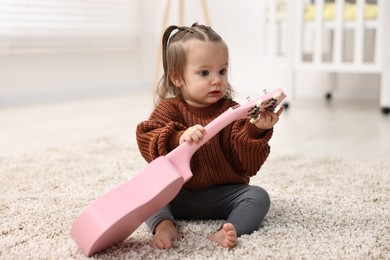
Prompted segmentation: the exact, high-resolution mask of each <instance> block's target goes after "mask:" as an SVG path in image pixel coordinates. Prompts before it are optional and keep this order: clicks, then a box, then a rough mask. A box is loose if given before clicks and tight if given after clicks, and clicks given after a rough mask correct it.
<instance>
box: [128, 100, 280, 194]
mask: <svg viewBox="0 0 390 260" xmlns="http://www.w3.org/2000/svg"><path fill="white" fill-rule="evenodd" d="M236 104H237V103H236V102H235V101H233V100H231V99H225V98H224V99H221V100H220V101H218V102H217V103H215V104H213V105H211V106H209V107H206V108H196V107H192V106H190V105H188V104H186V103H185V101H183V100H182V99H181V98H171V99H167V100H165V101H163V102H161V103H160V104H159V105H158V106H157V107H156V108H155V110H154V111H153V112H152V114H151V115H150V117H149V119H148V120H146V121H144V122H141V123H140V124H139V125H138V126H137V131H136V137H137V143H138V147H139V150H140V152H141V154H142V156H143V157H144V158H145V160H146V161H147V162H151V161H152V160H154V159H156V158H157V157H159V156H162V155H166V154H167V153H169V152H170V151H171V150H173V149H174V148H175V147H177V146H178V145H179V138H180V136H181V135H182V134H183V132H184V131H185V130H186V129H187V128H188V127H190V126H193V125H196V124H200V125H203V126H205V125H207V124H208V123H209V122H211V121H212V120H213V119H214V118H216V117H217V116H218V115H220V114H221V113H223V112H225V111H226V110H227V109H228V108H229V107H232V106H234V105H236ZM272 133H273V129H270V130H261V129H258V128H257V127H256V126H254V125H253V124H251V123H250V122H249V119H240V120H237V121H235V122H233V123H231V124H229V125H228V126H227V127H225V128H224V129H222V130H221V131H220V132H219V133H218V134H217V135H216V136H214V137H213V138H211V139H210V141H209V142H208V143H206V144H205V145H203V146H202V147H200V148H199V150H198V151H196V152H195V154H194V155H193V156H192V159H191V171H192V173H193V177H192V178H191V179H190V180H189V181H188V182H186V183H185V185H184V187H185V188H189V189H203V188H208V187H211V186H213V185H218V184H227V183H249V178H250V177H252V176H254V175H256V173H257V172H258V171H259V169H260V167H261V166H262V165H263V163H264V162H265V160H266V159H267V157H268V155H269V153H270V147H269V145H268V141H269V140H270V139H271V136H272Z"/></svg>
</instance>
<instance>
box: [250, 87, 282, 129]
mask: <svg viewBox="0 0 390 260" xmlns="http://www.w3.org/2000/svg"><path fill="white" fill-rule="evenodd" d="M285 97H286V95H285V94H284V93H283V92H280V91H275V92H274V93H265V95H263V96H261V97H260V98H259V99H258V100H257V102H256V105H254V106H253V107H251V109H249V110H248V117H250V118H251V120H250V122H251V123H252V124H254V123H255V122H256V120H257V118H258V117H259V115H260V113H262V112H265V111H270V112H274V111H275V109H276V107H277V106H278V105H279V104H280V103H281V102H282V100H283V99H284V98H285Z"/></svg>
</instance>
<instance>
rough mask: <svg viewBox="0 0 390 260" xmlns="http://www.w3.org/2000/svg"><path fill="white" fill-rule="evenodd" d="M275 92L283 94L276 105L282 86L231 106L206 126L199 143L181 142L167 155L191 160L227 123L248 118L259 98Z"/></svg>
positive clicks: (267, 97)
mask: <svg viewBox="0 0 390 260" xmlns="http://www.w3.org/2000/svg"><path fill="white" fill-rule="evenodd" d="M275 93H279V94H280V95H281V96H280V98H279V99H278V100H277V103H276V104H275V106H276V105H278V104H279V103H280V102H281V101H282V100H283V99H284V97H285V95H284V92H283V90H282V89H280V88H279V89H276V90H274V91H272V92H269V93H267V94H264V95H262V96H260V97H257V98H254V99H251V100H249V101H247V102H246V103H244V104H242V105H237V106H235V107H231V108H229V109H228V110H226V111H225V112H224V113H222V114H221V115H219V116H218V117H217V118H215V119H214V120H213V121H211V122H210V123H209V124H207V125H206V126H205V134H204V136H203V138H202V140H201V141H200V142H199V143H192V144H188V143H186V142H184V143H183V144H181V145H179V146H178V147H177V148H175V149H174V150H173V151H171V152H170V153H169V154H168V155H167V156H168V157H169V158H175V157H176V156H179V157H183V156H184V157H185V158H184V160H186V161H187V160H188V162H189V161H190V159H191V157H192V155H193V154H194V153H195V152H196V151H197V150H198V149H199V148H200V147H201V146H202V145H204V144H205V143H207V142H208V141H209V140H210V139H211V138H213V137H214V136H215V135H216V134H217V133H218V132H219V131H221V130H222V129H223V128H225V127H226V126H227V125H229V124H230V123H232V122H234V121H236V120H238V119H241V118H247V117H248V111H249V110H250V109H251V108H252V107H254V106H256V105H257V103H258V101H259V100H261V101H264V102H266V101H268V100H271V99H272V98H273V97H274V95H275Z"/></svg>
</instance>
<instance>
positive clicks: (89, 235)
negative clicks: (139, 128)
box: [70, 89, 285, 256]
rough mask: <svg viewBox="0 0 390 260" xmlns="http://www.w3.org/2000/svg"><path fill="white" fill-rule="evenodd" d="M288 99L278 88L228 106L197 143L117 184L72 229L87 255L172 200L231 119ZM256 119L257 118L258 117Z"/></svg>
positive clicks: (125, 234) (119, 237)
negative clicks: (200, 153) (204, 147)
mask: <svg viewBox="0 0 390 260" xmlns="http://www.w3.org/2000/svg"><path fill="white" fill-rule="evenodd" d="M284 98H285V94H284V92H283V90H282V89H277V90H274V91H272V92H270V93H267V94H265V95H263V96H260V97H258V98H257V99H255V100H251V101H248V102H247V103H246V104H244V105H240V106H237V107H234V108H229V109H228V110H227V111H226V112H224V113H222V114H221V115H220V116H218V117H217V118H216V119H214V120H213V121H212V122H211V123H210V124H208V125H207V126H205V131H206V134H205V136H204V137H203V138H202V140H201V141H200V142H199V143H198V144H188V143H183V144H181V145H180V146H178V147H177V148H176V149H174V150H173V151H172V152H170V153H169V154H167V155H166V156H161V157H159V158H157V159H156V160H154V161H152V162H151V163H150V164H148V165H147V166H146V167H145V168H144V169H143V170H142V171H141V172H139V173H138V174H137V175H136V176H135V177H133V178H132V179H130V180H129V181H126V182H125V183H123V184H121V185H119V186H117V187H114V188H113V189H111V190H110V191H108V192H107V193H105V194H103V195H102V196H100V197H99V198H97V199H96V200H95V201H94V202H93V203H92V204H91V205H89V206H88V207H87V208H86V209H84V211H83V212H82V213H81V214H80V216H79V217H78V218H77V219H76V220H75V222H74V223H73V225H72V228H71V231H70V234H71V236H72V238H73V239H74V240H75V242H76V243H77V245H78V246H79V247H80V249H81V251H82V252H83V254H84V255H86V256H91V255H92V254H94V253H96V252H98V251H100V250H103V249H106V248H108V247H110V246H112V245H114V244H116V243H119V242H122V241H124V240H125V239H126V238H127V237H128V236H130V235H131V234H132V233H133V232H134V231H135V230H136V229H137V228H138V227H139V226H140V225H141V224H142V223H143V222H144V221H145V220H146V219H148V218H149V217H150V216H151V215H153V214H154V213H155V212H157V211H158V210H160V209H161V208H163V207H164V206H165V205H167V204H168V203H169V202H170V201H171V200H172V199H174V198H175V196H176V195H177V194H178V193H179V191H180V189H181V188H182V187H183V185H184V183H185V182H187V181H188V180H189V179H190V178H191V177H192V173H191V169H190V160H191V157H192V155H193V154H194V153H195V152H196V151H197V150H198V149H199V148H200V147H201V146H202V145H203V144H205V143H206V142H207V141H208V140H210V139H211V138H212V137H213V136H214V135H216V134H217V133H218V132H219V131H220V130H222V129H223V128H224V127H225V126H227V125H228V124H230V123H231V122H233V121H235V120H237V119H239V118H245V117H248V116H249V117H250V118H251V122H252V121H253V120H256V118H257V117H258V115H259V113H260V112H262V111H264V110H268V111H273V110H274V109H275V108H276V106H277V105H279V104H280V102H281V101H282V100H283V99H284ZM253 122H254V121H253Z"/></svg>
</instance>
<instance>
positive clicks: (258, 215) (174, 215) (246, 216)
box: [145, 184, 271, 236]
mask: <svg viewBox="0 0 390 260" xmlns="http://www.w3.org/2000/svg"><path fill="white" fill-rule="evenodd" d="M270 204H271V202H270V198H269V195H268V193H267V192H266V191H265V190H264V189H263V188H261V187H258V186H251V185H247V184H227V185H218V186H214V187H211V188H208V189H202V190H189V189H182V190H181V191H180V192H179V194H178V195H177V196H176V197H175V198H174V199H173V200H172V201H171V202H170V203H169V204H168V205H167V206H165V207H164V208H162V209H161V210H159V211H158V212H156V213H155V214H154V215H152V216H151V217H150V218H148V219H147V220H146V222H145V223H146V224H147V225H148V227H149V228H150V229H151V230H152V231H153V233H154V231H155V229H156V226H157V225H158V224H159V223H160V222H161V221H163V220H171V221H172V222H173V223H175V219H182V220H191V219H225V220H226V222H227V223H232V224H233V225H234V227H235V228H236V231H237V235H238V236H241V235H244V234H251V233H252V232H253V231H255V230H257V229H258V228H259V227H260V224H261V221H262V220H263V219H264V217H265V215H266V214H267V212H268V210H269V208H270Z"/></svg>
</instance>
